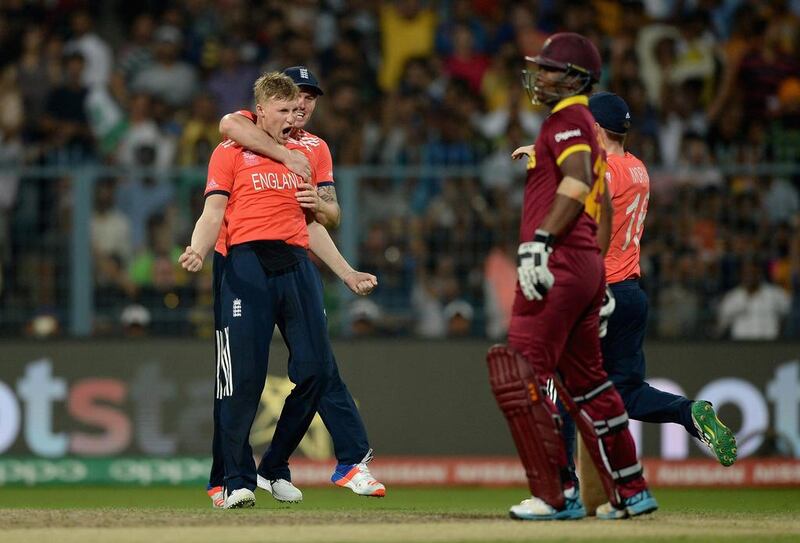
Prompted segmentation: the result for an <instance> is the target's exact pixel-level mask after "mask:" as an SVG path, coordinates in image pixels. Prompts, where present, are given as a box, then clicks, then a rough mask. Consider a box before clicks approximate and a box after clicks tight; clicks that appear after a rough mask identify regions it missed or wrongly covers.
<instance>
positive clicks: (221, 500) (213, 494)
mask: <svg viewBox="0 0 800 543" xmlns="http://www.w3.org/2000/svg"><path fill="white" fill-rule="evenodd" d="M206 493H207V494H208V497H209V498H211V507H213V508H214V509H222V506H223V505H225V492H224V491H223V489H222V487H221V486H214V487H211V488H209V489H207V490H206Z"/></svg>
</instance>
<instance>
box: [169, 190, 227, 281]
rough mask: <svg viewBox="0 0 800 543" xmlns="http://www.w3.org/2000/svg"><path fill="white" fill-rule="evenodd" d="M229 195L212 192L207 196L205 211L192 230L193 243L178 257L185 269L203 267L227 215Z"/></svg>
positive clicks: (196, 269)
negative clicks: (226, 208)
mask: <svg viewBox="0 0 800 543" xmlns="http://www.w3.org/2000/svg"><path fill="white" fill-rule="evenodd" d="M227 205H228V197H227V196H226V195H223V194H211V195H210V196H208V197H207V198H206V203H205V205H204V206H203V213H202V214H201V215H200V218H199V219H197V224H195V226H194V231H193V232H192V242H191V245H189V246H188V247H186V250H184V252H183V254H182V255H181V256H180V257H178V263H180V265H181V266H182V267H183V269H185V270H188V271H190V272H198V271H200V270H202V269H203V261H204V260H205V258H206V256H207V255H208V253H209V251H211V248H212V247H214V244H215V243H216V241H217V236H219V228H220V226H222V219H223V218H224V217H225V207H226V206H227Z"/></svg>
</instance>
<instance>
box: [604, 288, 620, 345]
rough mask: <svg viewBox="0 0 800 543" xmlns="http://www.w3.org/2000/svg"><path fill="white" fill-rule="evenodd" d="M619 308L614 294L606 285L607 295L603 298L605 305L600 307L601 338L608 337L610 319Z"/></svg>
mask: <svg viewBox="0 0 800 543" xmlns="http://www.w3.org/2000/svg"><path fill="white" fill-rule="evenodd" d="M616 307H617V301H616V300H615V299H614V293H613V292H611V289H610V288H608V285H606V294H605V296H603V305H601V306H600V337H606V334H607V333H608V319H609V318H611V314H612V313H613V312H614V308H616Z"/></svg>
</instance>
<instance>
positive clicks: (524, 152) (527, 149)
mask: <svg viewBox="0 0 800 543" xmlns="http://www.w3.org/2000/svg"><path fill="white" fill-rule="evenodd" d="M531 155H533V145H523V146H522V147H517V149H516V150H515V151H514V152H513V153H511V158H513V159H514V160H519V159H520V158H523V157H526V156H531Z"/></svg>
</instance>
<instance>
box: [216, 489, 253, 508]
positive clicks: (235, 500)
mask: <svg viewBox="0 0 800 543" xmlns="http://www.w3.org/2000/svg"><path fill="white" fill-rule="evenodd" d="M255 505H256V495H255V494H253V491H252V490H250V489H249V488H237V489H236V490H234V491H233V492H231V493H230V494H228V491H227V490H226V491H225V503H224V504H223V506H222V508H223V509H244V508H246V507H254V506H255Z"/></svg>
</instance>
